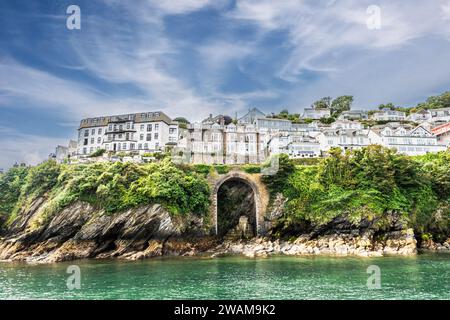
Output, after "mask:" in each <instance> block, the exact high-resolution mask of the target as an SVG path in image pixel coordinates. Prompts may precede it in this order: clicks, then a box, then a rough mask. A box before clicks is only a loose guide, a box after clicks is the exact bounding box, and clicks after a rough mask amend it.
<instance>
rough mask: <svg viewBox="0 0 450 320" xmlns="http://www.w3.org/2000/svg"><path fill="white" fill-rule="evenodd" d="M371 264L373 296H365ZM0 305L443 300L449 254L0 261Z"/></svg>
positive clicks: (448, 287) (449, 281)
mask: <svg viewBox="0 0 450 320" xmlns="http://www.w3.org/2000/svg"><path fill="white" fill-rule="evenodd" d="M71 265H76V266H78V267H79V270H80V282H79V283H80V288H79V289H69V288H68V286H67V280H68V277H69V276H71V274H68V273H67V268H68V267H69V266H71ZM371 265H376V266H378V267H379V268H380V269H379V270H380V272H381V275H380V285H381V288H380V289H368V286H367V280H368V277H369V276H370V275H371V274H368V273H367V268H368V267H369V266H371ZM72 280H73V278H72ZM69 283H72V284H73V283H76V282H73V281H71V280H69ZM0 299H450V254H422V255H418V256H415V257H382V258H356V257H355V258H353V257H345V258H342V257H324V256H315V257H286V256H277V257H270V258H259V259H248V258H244V257H223V258H164V259H150V260H145V261H138V262H126V261H117V260H106V261H105V260H103V261H98V260H97V261H96V260H85V261H72V262H70V263H58V264H50V265H27V264H23V263H7V262H1V263H0Z"/></svg>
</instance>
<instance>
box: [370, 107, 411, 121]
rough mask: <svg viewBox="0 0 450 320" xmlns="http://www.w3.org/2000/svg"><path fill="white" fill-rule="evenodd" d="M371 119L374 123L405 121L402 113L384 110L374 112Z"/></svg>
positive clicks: (404, 115)
mask: <svg viewBox="0 0 450 320" xmlns="http://www.w3.org/2000/svg"><path fill="white" fill-rule="evenodd" d="M371 119H372V120H375V121H404V120H406V114H405V113H404V112H402V111H397V110H391V109H388V108H384V109H382V110H380V111H376V112H375V113H374V114H373V115H372V117H371Z"/></svg>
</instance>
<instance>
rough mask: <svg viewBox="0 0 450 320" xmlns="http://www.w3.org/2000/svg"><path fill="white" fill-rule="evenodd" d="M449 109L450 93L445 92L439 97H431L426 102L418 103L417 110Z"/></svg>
mask: <svg viewBox="0 0 450 320" xmlns="http://www.w3.org/2000/svg"><path fill="white" fill-rule="evenodd" d="M440 108H450V91H446V92H444V93H443V94H441V95H439V96H432V97H429V98H428V99H427V101H425V102H422V103H419V104H418V105H417V109H440Z"/></svg>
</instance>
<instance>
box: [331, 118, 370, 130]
mask: <svg viewBox="0 0 450 320" xmlns="http://www.w3.org/2000/svg"><path fill="white" fill-rule="evenodd" d="M331 128H332V129H345V130H348V129H350V130H361V129H363V125H362V124H361V123H360V122H358V121H350V120H336V121H335V122H333V123H332V124H331Z"/></svg>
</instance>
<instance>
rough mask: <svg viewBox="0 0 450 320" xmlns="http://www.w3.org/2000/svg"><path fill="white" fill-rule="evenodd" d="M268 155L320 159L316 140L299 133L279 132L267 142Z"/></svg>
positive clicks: (318, 145) (318, 144)
mask: <svg viewBox="0 0 450 320" xmlns="http://www.w3.org/2000/svg"><path fill="white" fill-rule="evenodd" d="M268 150H269V154H270V155H276V154H282V153H284V154H287V155H288V156H289V157H290V158H294V159H295V158H316V157H320V155H321V151H320V143H319V141H317V139H315V138H313V137H310V136H307V135H303V134H301V133H299V132H295V131H291V132H279V133H278V134H275V135H273V136H272V137H271V139H270V141H268Z"/></svg>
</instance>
